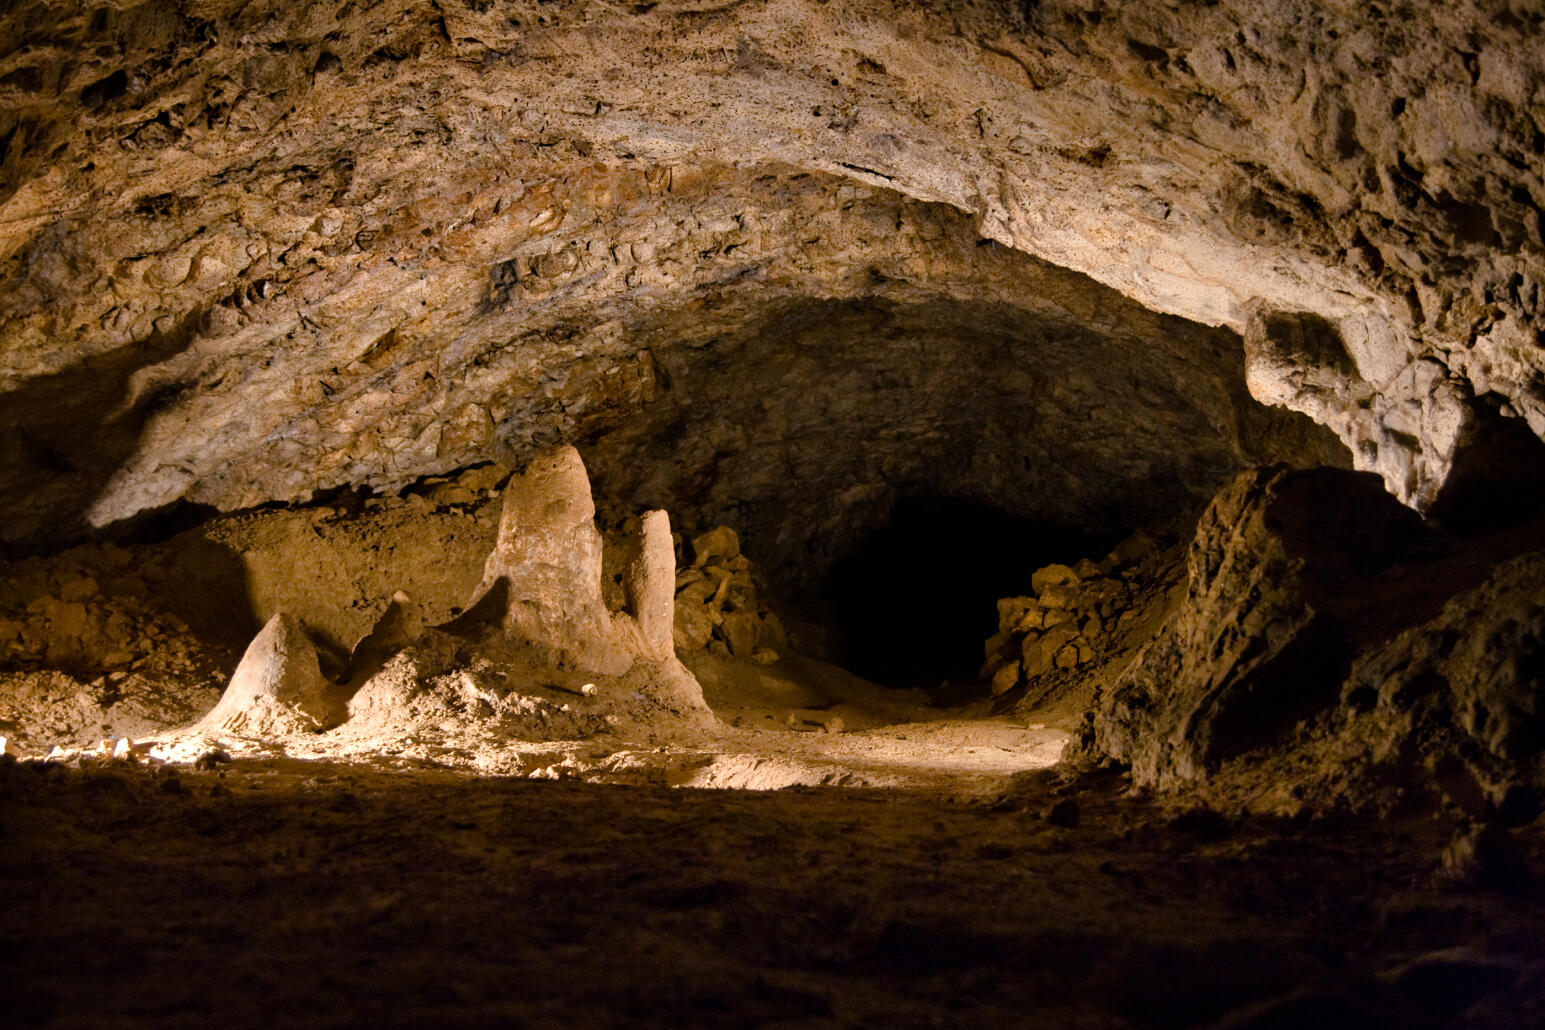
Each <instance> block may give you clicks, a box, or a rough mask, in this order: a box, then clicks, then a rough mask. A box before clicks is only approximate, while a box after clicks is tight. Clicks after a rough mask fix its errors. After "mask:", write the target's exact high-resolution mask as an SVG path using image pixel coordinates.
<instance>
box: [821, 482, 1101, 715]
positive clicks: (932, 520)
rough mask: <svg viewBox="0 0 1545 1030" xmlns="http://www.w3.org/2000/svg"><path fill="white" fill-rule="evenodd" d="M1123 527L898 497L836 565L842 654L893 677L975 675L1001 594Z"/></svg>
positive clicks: (1093, 548) (831, 595) (833, 592)
mask: <svg viewBox="0 0 1545 1030" xmlns="http://www.w3.org/2000/svg"><path fill="white" fill-rule="evenodd" d="M1125 535H1126V534H1125V533H1124V532H1118V533H1113V534H1110V535H1100V536H1095V535H1090V534H1087V533H1083V532H1081V531H1078V530H1076V529H1071V528H1069V527H1067V526H1061V525H1055V524H1051V523H1045V522H1036V521H1031V520H1027V519H1020V518H1015V517H1014V516H1012V515H1008V514H1006V513H1004V512H1002V511H999V510H998V509H996V508H992V507H989V506H987V505H983V504H977V503H975V502H972V501H965V500H960V499H957V498H950V497H911V498H904V499H902V500H900V501H898V502H896V505H895V507H894V508H893V509H892V511H891V521H890V524H889V525H888V526H886V527H884V528H883V529H879V530H876V531H875V532H874V533H873V534H871V535H870V536H869V537H868V539H866V540H865V541H864V543H863V544H862V545H860V547H859V548H858V550H856V551H855V552H853V553H852V554H850V555H848V556H846V557H844V558H842V559H840V560H838V561H837V562H836V564H834V565H833V566H832V574H831V578H830V580H828V582H827V585H826V589H825V600H826V602H827V603H828V605H829V611H830V612H831V618H832V628H833V629H834V630H835V631H836V638H837V647H838V652H839V660H840V661H841V663H842V664H843V665H844V666H845V667H846V668H848V669H849V670H851V671H852V672H854V673H857V674H858V675H860V676H863V677H864V678H865V679H869V680H872V681H873V682H875V683H882V684H884V685H886V686H892V687H925V688H926V687H937V686H938V685H939V684H940V682H941V681H944V680H949V681H950V682H952V683H960V682H963V681H973V680H975V679H976V678H977V673H978V671H979V669H980V667H981V664H982V643H983V642H984V641H985V640H986V639H987V638H988V637H990V636H992V634H993V633H994V632H996V630H997V628H998V612H997V600H998V598H1000V597H1010V596H1013V595H1015V594H1025V593H1029V591H1030V574H1031V573H1032V572H1034V571H1035V570H1036V569H1038V568H1040V567H1041V566H1043V565H1047V564H1050V563H1052V562H1068V563H1071V562H1075V561H1077V560H1078V559H1079V558H1084V557H1099V556H1101V555H1103V554H1105V553H1106V552H1107V551H1109V550H1110V548H1111V547H1112V546H1114V545H1115V544H1116V542H1117V541H1119V540H1121V539H1122V537H1123V536H1125Z"/></svg>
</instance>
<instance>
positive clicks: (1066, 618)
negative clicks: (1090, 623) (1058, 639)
mask: <svg viewBox="0 0 1545 1030" xmlns="http://www.w3.org/2000/svg"><path fill="white" fill-rule="evenodd" d="M1076 618H1077V616H1075V615H1074V614H1073V613H1072V612H1070V611H1067V610H1065V609H1062V608H1050V609H1047V610H1046V611H1045V612H1044V613H1043V614H1042V615H1041V626H1042V628H1043V629H1051V628H1052V627H1054V626H1061V625H1062V624H1063V623H1067V622H1072V621H1073V620H1074V619H1076Z"/></svg>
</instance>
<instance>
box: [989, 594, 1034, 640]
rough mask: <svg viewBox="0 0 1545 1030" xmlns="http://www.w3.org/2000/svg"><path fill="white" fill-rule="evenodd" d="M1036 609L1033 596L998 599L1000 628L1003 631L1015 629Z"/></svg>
mask: <svg viewBox="0 0 1545 1030" xmlns="http://www.w3.org/2000/svg"><path fill="white" fill-rule="evenodd" d="M1035 610H1036V600H1035V598H1033V597H1003V598H999V600H998V629H999V630H1000V631H1003V632H1007V631H1009V630H1012V629H1014V627H1016V626H1017V625H1019V623H1020V621H1021V620H1022V619H1024V618H1025V616H1026V615H1028V614H1029V613H1030V612H1032V611H1035Z"/></svg>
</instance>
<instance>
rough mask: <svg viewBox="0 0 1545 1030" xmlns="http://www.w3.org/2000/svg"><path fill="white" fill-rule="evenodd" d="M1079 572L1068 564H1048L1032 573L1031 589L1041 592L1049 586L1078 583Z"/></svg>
mask: <svg viewBox="0 0 1545 1030" xmlns="http://www.w3.org/2000/svg"><path fill="white" fill-rule="evenodd" d="M1078 580H1079V576H1078V573H1076V572H1074V571H1073V570H1072V569H1071V568H1069V567H1068V566H1066V565H1048V566H1046V567H1045V568H1041V569H1036V570H1035V571H1034V572H1032V573H1031V574H1030V589H1032V590H1034V591H1035V592H1036V593H1037V594H1040V593H1041V592H1042V591H1044V590H1045V589H1046V588H1047V587H1052V586H1062V585H1064V584H1071V583H1077V582H1078Z"/></svg>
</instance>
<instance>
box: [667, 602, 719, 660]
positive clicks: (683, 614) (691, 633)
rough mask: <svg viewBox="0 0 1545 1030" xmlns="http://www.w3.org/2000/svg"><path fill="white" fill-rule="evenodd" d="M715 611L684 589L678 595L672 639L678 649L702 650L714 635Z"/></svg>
mask: <svg viewBox="0 0 1545 1030" xmlns="http://www.w3.org/2000/svg"><path fill="white" fill-rule="evenodd" d="M714 624H715V623H714V612H713V610H712V609H711V608H709V607H708V605H707V604H706V603H705V601H704V600H702V599H698V598H696V597H694V596H693V594H692V592H691V591H683V592H682V593H680V594H678V595H677V596H676V602H675V616H674V618H673V619H672V630H671V633H672V641H673V642H674V644H675V646H676V650H677V651H682V652H693V651H701V650H702V649H703V648H704V647H707V646H708V641H709V640H710V639H711V638H712V637H713V631H714Z"/></svg>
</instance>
